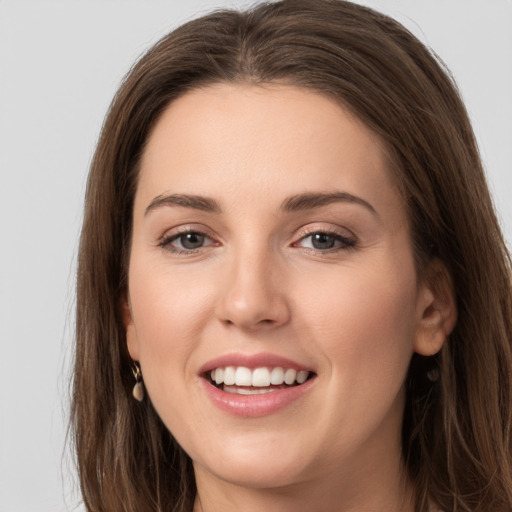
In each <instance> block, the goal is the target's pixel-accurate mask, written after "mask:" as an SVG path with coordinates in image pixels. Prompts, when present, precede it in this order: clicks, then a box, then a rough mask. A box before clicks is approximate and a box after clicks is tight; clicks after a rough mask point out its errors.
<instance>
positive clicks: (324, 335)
mask: <svg viewBox="0 0 512 512" xmlns="http://www.w3.org/2000/svg"><path fill="white" fill-rule="evenodd" d="M325 282H326V283H329V285H328V287H326V288H324V289H322V290H317V291H316V293H312V292H311V289H309V300H308V301H305V302H303V303H302V309H301V312H300V314H299V317H301V318H304V319H305V320H304V322H303V328H304V329H305V330H308V329H309V330H311V333H310V335H311V337H314V339H315V340H316V343H317V346H318V348H319V349H320V350H321V351H322V353H323V356H324V357H325V358H326V359H327V360H328V361H329V363H330V365H331V368H332V372H333V374H334V376H335V377H337V378H339V379H340V380H342V381H343V382H346V381H347V380H349V379H352V381H353V382H354V381H361V382H362V385H364V382H369V381H374V380H379V381H380V382H383V381H388V380H390V379H391V380H392V381H393V383H394V385H395V386H396V384H397V383H399V384H401V380H402V379H403V376H404V374H405V372H406V370H407V366H408V364H409V361H410V358H411V356H412V353H413V342H414V331H415V301H416V284H415V283H416V281H415V272H414V269H413V268H412V266H409V265H407V266H405V267H401V266H399V265H394V264H391V265H384V264H383V265H376V266H375V267H373V268H370V269H368V267H366V268H365V269H361V270H358V269H357V268H345V269H340V272H339V273H337V274H334V273H333V274H331V275H330V279H329V280H326V281H325ZM306 286H307V284H306V283H305V284H304V287H306ZM302 295H303V296H306V292H305V290H303V291H302ZM363 379H364V382H363ZM394 381H397V383H395V382H394ZM345 388H346V387H345Z"/></svg>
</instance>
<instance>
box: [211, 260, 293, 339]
mask: <svg viewBox="0 0 512 512" xmlns="http://www.w3.org/2000/svg"><path fill="white" fill-rule="evenodd" d="M278 267H279V265H278V264H277V263H276V261H275V258H272V256H271V254H270V253H269V251H262V252H260V253H259V254H255V253H254V252H253V253H252V254H251V255H247V254H246V255H242V254H241V255H239V256H238V257H233V260H232V261H231V262H230V264H229V265H228V268H227V269H226V270H227V272H226V273H225V275H224V277H223V283H222V285H221V288H222V294H221V297H220V300H219V302H218V307H217V316H218V318H219V320H220V321H221V322H223V323H224V324H227V325H236V326H237V327H239V328H241V329H244V330H259V329H269V328H270V329H271V328H276V327H279V326H282V325H284V324H286V323H287V322H288V321H289V318H290V308H289V302H288V299H287V289H286V282H285V279H284V273H283V272H282V269H280V268H278Z"/></svg>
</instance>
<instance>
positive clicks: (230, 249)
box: [125, 84, 431, 492]
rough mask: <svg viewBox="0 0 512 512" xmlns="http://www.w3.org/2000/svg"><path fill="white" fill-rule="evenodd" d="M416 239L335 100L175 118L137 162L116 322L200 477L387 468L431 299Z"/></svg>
mask: <svg viewBox="0 0 512 512" xmlns="http://www.w3.org/2000/svg"><path fill="white" fill-rule="evenodd" d="M410 238H411V237H410V232H409V225H408V219H407V215H406V210H405V207H404V204H403V201H402V200H401V197H400V195H399V193H398V191H397V189H396V187H395V186H394V184H393V180H392V179H391V176H390V172H389V171H388V159H387V157H386V153H385V149H384V147H383V144H382V143H381V141H380V140H379V138H377V137H376V136H375V135H374V134H373V133H372V132H371V131H370V130H369V129H368V128H367V127H365V125H363V124H362V123H361V122H360V121H359V120H358V119H357V118H355V117H354V116H353V115H351V114H350V113H349V112H348V111H346V110H344V109H343V108H341V107H340V106H339V105H337V104H336V103H334V102H333V101H331V100H330V99H327V98H326V97H323V96H321V95H319V94H317V93H314V92H311V91H306V90H302V89H298V88H294V87H290V86H277V85H269V86H265V87H255V86H249V85H227V84H220V85H215V86H211V87H208V88H203V89H200V90H195V91H192V92H189V93H187V94H185V95H184V96H182V97H181V98H180V99H178V100H176V101H174V102H173V103H172V104H171V105H170V106H169V107H168V108H167V110H166V111H165V112H164V114H163V116H162V117H161V118H160V120H159V121H158V123H157V124H156V127H155V128H154V130H153V132H152V134H151V136H150V138H149V141H148V145H147V148H146V150H145V153H144V155H143V158H142V163H141V172H140V181H139V183H138V188H137V192H136V197H135V206H134V212H133V240H132V246H131V256H130V265H129V296H128V304H129V309H128V307H126V308H125V317H126V318H125V323H126V329H127V340H128V348H129V351H130V354H131V356H132V357H133V358H134V359H135V360H139V361H140V364H141V368H142V373H143V377H144V382H145V386H146V388H147V391H148V393H149V396H150V398H151V401H152V403H153V404H154V406H155V408H156V410H157V412H158V414H159V415H160V417H161V418H162V420H163V422H164V423H165V425H166V426H167V427H168V428H169V430H170V431H171V432H172V433H173V435H174V436H175V438H176V439H177V440H178V442H179V443H180V444H181V446H182V447H183V448H184V449H185V451H186V452H187V453H188V454H189V455H190V457H191V458H192V460H193V461H194V467H195V471H196V475H197V479H198V482H199V483H200V482H201V481H203V480H204V481H206V480H208V479H210V481H215V480H218V481H224V482H231V483H237V484H239V485H243V486H246V485H249V486H253V487H260V488H261V487H278V486H284V485H289V484H293V483H298V482H304V481H306V480H314V479H317V478H325V477H326V476H327V475H335V476H336V479H337V480H339V479H340V477H341V476H343V475H345V478H346V480H345V481H351V480H354V482H360V481H362V480H364V478H365V477H369V478H371V476H369V475H368V474H367V473H368V472H370V473H372V475H374V474H377V473H379V472H382V473H383V474H384V473H390V472H393V471H395V470H396V469H397V467H398V466H399V459H400V430H401V421H402V412H403V405H404V378H405V375H406V372H407V368H408V364H409V361H410V358H411V355H412V353H413V352H414V351H415V350H421V349H422V345H421V344H422V340H423V338H424V336H423V335H422V321H423V318H424V316H425V311H426V310H427V309H428V307H429V304H430V302H431V294H430V291H429V290H428V289H427V288H426V287H425V286H423V285H422V284H421V283H420V282H419V281H418V278H417V275H416V271H415V266H414V261H413V254H412V250H411V239H410ZM212 376H213V379H215V380H217V382H218V383H212ZM283 379H284V382H283ZM304 379H306V380H304ZM354 492H356V491H354Z"/></svg>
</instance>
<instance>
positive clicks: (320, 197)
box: [281, 192, 379, 217]
mask: <svg viewBox="0 0 512 512" xmlns="http://www.w3.org/2000/svg"><path fill="white" fill-rule="evenodd" d="M340 202H341V203H353V204H358V205H360V206H364V207H365V208H366V209H367V210H369V211H370V212H371V213H372V214H373V215H375V216H376V217H379V214H378V213H377V210H375V208H374V207H373V206H372V205H371V204H370V203H369V202H368V201H365V200H364V199H362V198H361V197H358V196H354V195H352V194H349V193H348V192H329V193H315V192H312V193H305V194H298V195H295V196H291V197H289V198H288V199H286V200H285V201H284V202H283V204H282V205H281V210H282V211H284V212H296V211H302V210H310V209H313V208H321V207H322V206H327V205H330V204H333V203H340Z"/></svg>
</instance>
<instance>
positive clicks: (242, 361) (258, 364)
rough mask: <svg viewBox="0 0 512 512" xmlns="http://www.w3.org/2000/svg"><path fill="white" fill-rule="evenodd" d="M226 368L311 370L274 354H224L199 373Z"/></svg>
mask: <svg viewBox="0 0 512 512" xmlns="http://www.w3.org/2000/svg"><path fill="white" fill-rule="evenodd" d="M226 366H244V367H245V368H249V369H254V368H263V367H267V368H276V367H281V368H292V369H294V370H297V371H299V370H306V371H309V372H312V371H313V370H312V369H311V368H310V367H309V366H306V365H304V364H301V363H298V362H296V361H293V360H291V359H288V358H286V357H282V356H279V355H276V354H270V353H260V354H241V353H233V354H225V355H222V356H220V357H217V358H215V359H212V360H210V361H208V362H206V363H205V364H204V365H203V366H201V368H200V370H199V373H200V374H203V373H207V372H210V371H211V370H215V369H216V368H225V367H226Z"/></svg>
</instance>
